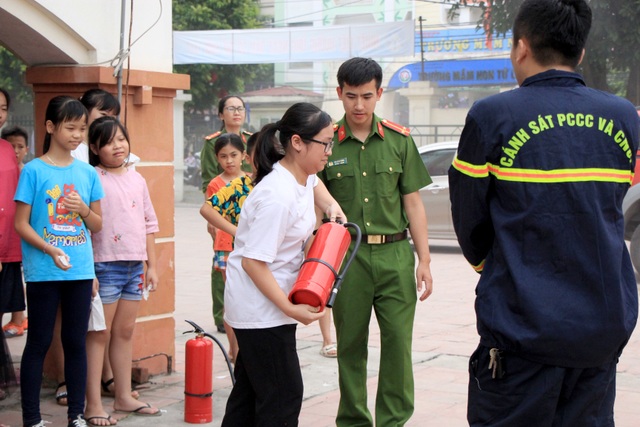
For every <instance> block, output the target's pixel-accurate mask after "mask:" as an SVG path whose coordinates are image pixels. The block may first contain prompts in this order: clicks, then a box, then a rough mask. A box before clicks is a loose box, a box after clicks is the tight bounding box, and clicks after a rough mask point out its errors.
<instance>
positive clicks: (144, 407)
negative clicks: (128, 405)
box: [113, 403, 162, 417]
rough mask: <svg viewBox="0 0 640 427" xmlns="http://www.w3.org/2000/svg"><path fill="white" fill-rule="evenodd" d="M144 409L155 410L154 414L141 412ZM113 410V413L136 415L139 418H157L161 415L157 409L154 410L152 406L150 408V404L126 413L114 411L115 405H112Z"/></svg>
mask: <svg viewBox="0 0 640 427" xmlns="http://www.w3.org/2000/svg"><path fill="white" fill-rule="evenodd" d="M145 409H155V410H156V411H155V412H142V411H144V410H145ZM113 410H114V412H118V413H120V414H129V415H137V416H139V417H159V416H160V415H162V411H161V410H160V409H158V408H154V407H153V406H151V404H149V403H145V404H144V405H142V406H139V407H137V408H136V409H133V410H131V411H127V410H124V409H116V405H115V404H114V405H113Z"/></svg>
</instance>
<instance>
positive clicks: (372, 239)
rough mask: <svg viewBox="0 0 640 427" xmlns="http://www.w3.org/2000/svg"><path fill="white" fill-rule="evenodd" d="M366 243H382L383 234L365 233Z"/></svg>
mask: <svg viewBox="0 0 640 427" xmlns="http://www.w3.org/2000/svg"><path fill="white" fill-rule="evenodd" d="M367 243H368V244H370V245H381V244H382V243H384V236H383V235H381V234H369V235H367Z"/></svg>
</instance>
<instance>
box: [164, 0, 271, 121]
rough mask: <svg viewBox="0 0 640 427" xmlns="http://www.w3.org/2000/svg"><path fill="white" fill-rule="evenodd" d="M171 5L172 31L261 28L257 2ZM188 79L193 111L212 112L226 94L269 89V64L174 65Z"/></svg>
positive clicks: (203, 0)
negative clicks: (263, 88) (189, 80)
mask: <svg viewBox="0 0 640 427" xmlns="http://www.w3.org/2000/svg"><path fill="white" fill-rule="evenodd" d="M172 3H173V29H174V30H175V31H199V30H229V29H244V28H259V27H263V26H264V23H263V21H262V20H261V18H260V9H259V7H258V2H257V0H180V1H174V2H172ZM174 71H175V72H176V73H182V74H189V75H190V76H191V90H190V93H191V95H192V101H191V102H190V103H188V104H187V105H186V107H187V109H191V110H192V111H205V110H208V109H215V108H216V107H215V105H216V104H217V101H218V100H219V99H220V98H222V97H223V96H226V95H228V94H234V93H241V92H244V91H245V90H247V89H253V88H260V87H265V86H271V85H272V84H273V66H272V65H212V64H188V65H176V66H174Z"/></svg>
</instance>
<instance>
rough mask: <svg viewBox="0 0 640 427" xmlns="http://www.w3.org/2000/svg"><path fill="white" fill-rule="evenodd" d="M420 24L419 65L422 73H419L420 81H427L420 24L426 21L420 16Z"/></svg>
mask: <svg viewBox="0 0 640 427" xmlns="http://www.w3.org/2000/svg"><path fill="white" fill-rule="evenodd" d="M418 21H419V22H420V64H421V65H422V71H421V72H420V81H425V80H427V75H426V74H425V72H424V39H423V37H422V22H423V21H424V22H426V21H427V20H426V19H422V16H420V17H419V18H418Z"/></svg>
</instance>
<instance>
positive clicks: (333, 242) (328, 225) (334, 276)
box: [289, 221, 362, 311]
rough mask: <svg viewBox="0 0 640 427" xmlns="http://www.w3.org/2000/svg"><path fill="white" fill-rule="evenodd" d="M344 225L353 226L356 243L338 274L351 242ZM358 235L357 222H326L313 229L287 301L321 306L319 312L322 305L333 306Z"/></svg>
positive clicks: (352, 257)
mask: <svg viewBox="0 0 640 427" xmlns="http://www.w3.org/2000/svg"><path fill="white" fill-rule="evenodd" d="M347 228H353V229H354V230H355V232H356V239H355V246H354V247H353V251H352V252H351V256H350V257H349V259H348V260H347V262H346V263H345V266H344V269H343V270H342V274H338V271H339V270H340V266H341V264H342V261H343V260H344V256H345V254H346V253H347V249H349V245H350V243H351V234H349V231H348V230H347ZM361 236H362V234H361V232H360V227H358V225H357V224H354V223H351V222H347V223H345V224H341V223H339V222H329V221H325V222H324V224H322V225H321V226H320V228H318V230H317V232H316V237H315V240H314V241H313V243H312V244H311V248H310V249H309V253H308V254H307V258H306V259H305V260H304V261H303V263H302V267H301V268H300V272H299V273H298V278H297V279H296V283H295V284H294V285H293V288H292V289H291V292H289V300H290V301H291V302H292V303H294V304H308V305H310V306H313V307H318V306H320V311H322V310H324V307H325V306H326V307H333V303H334V302H335V298H336V295H337V293H338V290H339V289H340V285H341V284H342V280H343V277H344V274H345V273H346V271H347V270H348V268H349V265H350V264H351V261H353V259H354V257H355V255H356V252H357V251H358V248H359V247H360V239H361ZM332 285H333V286H332Z"/></svg>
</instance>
